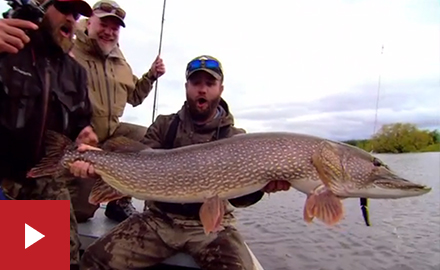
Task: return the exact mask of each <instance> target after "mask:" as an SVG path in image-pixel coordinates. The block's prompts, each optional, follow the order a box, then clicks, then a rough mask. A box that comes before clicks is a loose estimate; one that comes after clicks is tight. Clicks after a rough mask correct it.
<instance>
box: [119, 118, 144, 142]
mask: <svg viewBox="0 0 440 270" xmlns="http://www.w3.org/2000/svg"><path fill="white" fill-rule="evenodd" d="M146 132H147V127H145V126H140V125H135V124H130V123H126V122H121V123H119V126H118V128H117V129H116V131H115V132H114V135H113V136H124V137H127V138H130V139H132V140H135V141H140V140H142V138H144V136H145V133H146Z"/></svg>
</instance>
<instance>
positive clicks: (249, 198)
mask: <svg viewBox="0 0 440 270" xmlns="http://www.w3.org/2000/svg"><path fill="white" fill-rule="evenodd" d="M244 133H246V130H244V129H242V128H235V127H232V130H231V133H230V136H234V135H238V134H244ZM263 195H264V192H263V191H261V190H258V191H256V192H254V193H251V194H248V195H244V196H241V197H237V198H234V199H230V200H229V202H230V203H231V204H232V205H233V206H234V207H237V208H241V207H248V206H251V205H253V204H255V203H257V202H258V201H260V200H261V198H263Z"/></svg>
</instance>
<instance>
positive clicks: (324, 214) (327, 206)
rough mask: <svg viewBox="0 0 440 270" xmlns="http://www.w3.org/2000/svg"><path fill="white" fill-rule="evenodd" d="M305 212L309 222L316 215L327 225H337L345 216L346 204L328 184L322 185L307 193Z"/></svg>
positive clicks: (305, 217)
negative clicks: (344, 204)
mask: <svg viewBox="0 0 440 270" xmlns="http://www.w3.org/2000/svg"><path fill="white" fill-rule="evenodd" d="M303 214H304V220H305V221H306V222H307V223H311V222H312V221H313V219H314V218H315V217H316V218H317V219H319V220H321V221H323V222H324V223H325V224H327V225H335V224H336V223H338V222H339V221H341V219H342V218H343V216H344V206H343V204H342V202H341V200H340V199H339V198H338V197H336V195H335V194H333V193H332V192H331V191H330V190H329V189H328V188H327V187H326V186H324V185H320V186H318V187H317V188H315V189H314V190H313V191H312V193H311V194H308V195H307V199H306V203H305V205H304V212H303Z"/></svg>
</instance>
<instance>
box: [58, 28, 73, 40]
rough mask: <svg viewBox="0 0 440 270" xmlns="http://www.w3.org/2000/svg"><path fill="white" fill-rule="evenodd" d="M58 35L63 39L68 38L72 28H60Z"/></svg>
mask: <svg viewBox="0 0 440 270" xmlns="http://www.w3.org/2000/svg"><path fill="white" fill-rule="evenodd" d="M60 33H61V35H62V36H63V37H65V38H68V37H70V34H71V33H72V27H70V26H68V25H63V26H61V27H60Z"/></svg>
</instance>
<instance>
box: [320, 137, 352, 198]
mask: <svg viewBox="0 0 440 270" xmlns="http://www.w3.org/2000/svg"><path fill="white" fill-rule="evenodd" d="M344 162H345V161H344V159H343V156H342V155H340V153H338V149H336V147H334V145H333V144H331V143H329V142H327V141H324V142H322V143H321V145H320V147H319V148H318V149H317V151H315V152H314V153H313V155H312V164H313V166H314V167H315V169H316V171H317V172H318V175H319V178H320V179H321V181H322V183H323V184H324V185H325V186H326V187H327V188H329V189H330V190H331V191H332V192H333V193H335V194H338V193H341V192H338V191H340V190H343V187H342V182H343V181H345V180H346V179H347V178H348V175H347V174H346V172H345V168H344Z"/></svg>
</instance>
